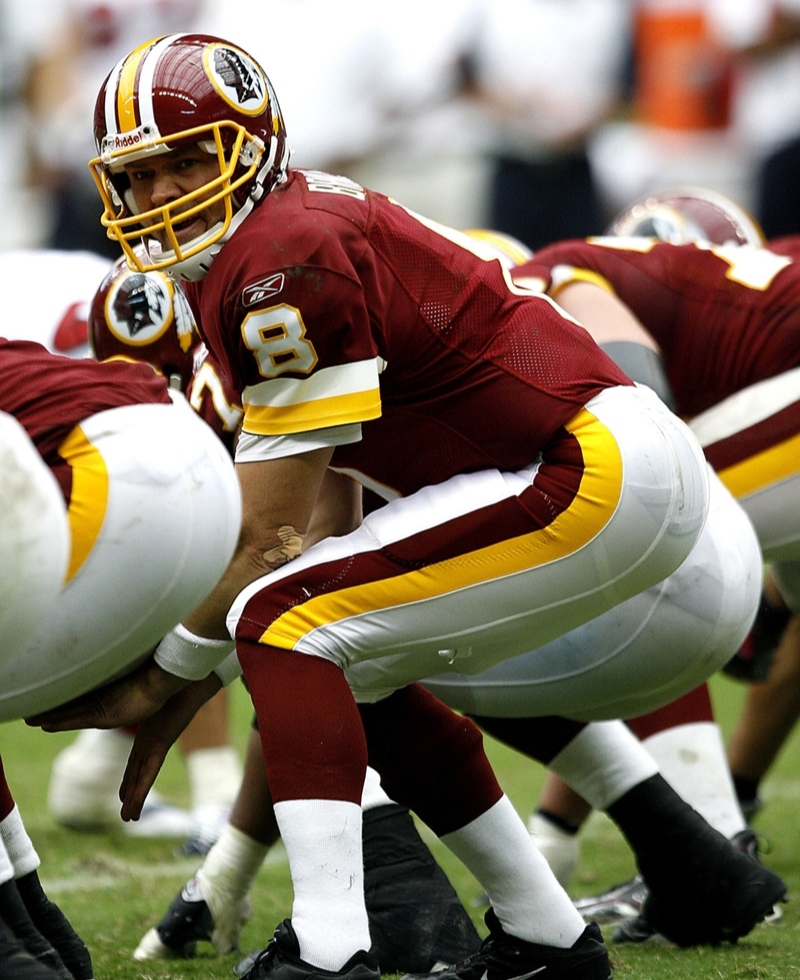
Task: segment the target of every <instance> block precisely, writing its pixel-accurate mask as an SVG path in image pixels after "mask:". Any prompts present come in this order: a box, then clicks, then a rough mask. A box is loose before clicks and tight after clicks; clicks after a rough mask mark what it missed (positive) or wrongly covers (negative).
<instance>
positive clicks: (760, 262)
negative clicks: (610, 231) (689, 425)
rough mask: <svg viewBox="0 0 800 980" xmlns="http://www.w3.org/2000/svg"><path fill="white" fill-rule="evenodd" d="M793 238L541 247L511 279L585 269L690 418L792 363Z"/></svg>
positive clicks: (799, 343)
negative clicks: (759, 242)
mask: <svg viewBox="0 0 800 980" xmlns="http://www.w3.org/2000/svg"><path fill="white" fill-rule="evenodd" d="M798 252H800V238H795V239H783V240H781V241H780V242H775V243H770V245H769V247H768V248H754V247H753V246H749V245H742V246H736V245H724V246H709V245H705V244H698V245H670V244H666V243H663V242H656V241H655V240H654V239H644V238H638V239H635V238H595V239H589V240H587V241H568V242H559V243H557V244H555V245H550V246H548V247H547V248H543V249H541V251H539V252H537V253H536V256H535V257H534V259H533V260H532V261H531V262H529V263H527V264H526V265H524V266H520V267H518V268H517V269H515V270H514V273H513V274H514V277H515V279H516V278H519V279H524V278H526V277H528V276H532V277H541V276H542V275H545V276H546V275H548V274H549V276H550V283H549V288H550V291H551V292H552V293H553V295H554V296H555V298H556V301H557V300H558V292H557V290H558V285H559V284H560V283H563V282H566V281H569V280H570V279H571V278H572V277H574V276H575V275H576V270H577V275H578V276H579V277H581V276H583V277H584V278H585V273H586V272H587V271H588V272H589V273H591V274H592V275H594V276H599V277H601V279H602V280H605V282H606V284H607V285H609V286H610V287H611V288H612V290H613V292H614V293H615V294H616V295H617V296H618V297H619V298H620V299H621V300H622V301H623V302H624V303H625V304H626V305H627V306H628V307H629V308H630V309H631V310H632V311H633V313H634V314H635V315H636V316H637V317H638V319H639V320H640V321H641V323H642V324H643V325H644V327H645V328H646V329H647V330H648V331H649V332H650V334H651V335H652V336H653V338H654V339H655V341H656V343H657V344H658V345H659V347H660V348H661V350H662V354H663V358H664V365H665V367H666V370H667V374H668V376H669V381H670V384H671V386H672V390H673V393H674V395H675V400H676V406H675V407H676V411H677V412H678V413H679V414H680V415H683V416H693V415H696V414H697V413H698V412H702V411H704V410H705V409H707V408H709V407H711V406H712V405H715V404H717V403H718V402H719V401H721V400H722V399H723V398H726V397H728V396H729V395H732V394H733V393H735V392H737V391H740V390H741V389H743V388H746V387H748V386H749V385H752V384H754V383H755V382H757V381H762V380H764V379H765V378H771V377H774V376H775V375H776V374H780V373H781V372H783V371H786V370H788V369H789V368H792V367H796V366H797V365H798V364H800V265H798V263H797V262H796V261H795V260H794V258H793V254H796V253H798Z"/></svg>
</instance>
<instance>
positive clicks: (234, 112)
mask: <svg viewBox="0 0 800 980" xmlns="http://www.w3.org/2000/svg"><path fill="white" fill-rule="evenodd" d="M94 136H95V142H96V144H97V152H98V156H97V157H95V158H94V159H93V160H91V161H90V163H89V167H90V168H91V171H92V174H93V176H94V179H95V183H96V184H97V187H98V190H99V191H100V196H101V198H102V199H103V204H104V213H103V216H102V218H101V221H102V223H103V225H104V226H105V227H106V228H107V229H108V234H109V237H111V238H116V239H117V240H118V241H119V243H120V245H121V246H122V248H123V251H124V252H125V254H126V255H127V257H128V261H129V262H130V264H131V265H132V266H133V267H135V268H137V269H139V271H140V272H146V271H148V270H151V269H163V268H167V267H169V268H170V271H171V273H172V274H173V275H175V276H176V277H177V278H182V279H200V278H202V277H203V276H204V275H205V274H206V272H207V271H208V268H209V267H210V264H211V261H212V260H213V257H214V255H215V254H216V251H218V250H219V248H220V247H221V245H222V243H223V242H224V241H225V240H226V238H227V237H228V236H229V235H230V234H232V232H233V230H234V229H235V228H236V227H237V226H238V224H239V223H240V222H241V221H242V220H243V219H244V217H245V216H246V214H248V213H249V211H250V209H251V208H252V207H253V205H254V204H255V203H256V202H257V201H259V200H261V198H262V197H263V196H264V195H265V194H268V193H269V192H270V191H271V190H272V188H273V187H274V186H275V185H276V184H277V183H279V182H280V181H281V180H282V179H283V177H284V174H285V170H286V165H287V163H288V158H289V147H288V144H287V142H286V129H285V127H284V124H283V116H282V115H281V110H280V106H279V105H278V100H277V98H276V96H275V92H274V91H273V88H272V85H271V83H270V81H269V79H268V78H267V76H266V74H265V73H264V71H263V69H262V68H261V67H260V65H258V64H257V63H256V61H254V60H253V58H251V57H250V55H248V54H247V53H246V52H245V51H242V50H241V49H240V48H237V47H235V46H234V45H232V44H229V43H228V42H227V41H223V40H222V39H221V38H217V37H212V36H210V35H205V34H168V35H166V36H165V37H160V38H154V39H153V40H151V41H147V42H146V43H145V44H142V45H140V47H138V48H136V49H135V50H134V51H132V52H131V53H130V54H129V55H128V56H127V57H125V58H123V59H122V60H121V61H119V62H118V63H117V64H116V65H115V67H114V68H113V69H112V70H111V72H110V74H109V75H108V77H107V78H106V79H105V81H104V82H103V85H102V87H101V89H100V93H99V95H98V97H97V102H96V105H95V115H94ZM192 145H197V146H199V147H200V148H201V149H202V150H204V151H205V152H207V153H209V154H211V155H212V156H215V157H216V160H217V163H218V170H219V173H218V176H216V177H215V178H214V179H212V180H211V181H209V182H207V183H205V184H203V186H201V187H199V188H197V189H195V190H192V191H191V192H190V193H187V194H184V195H182V196H179V197H177V198H176V199H174V200H170V201H168V202H167V203H165V204H163V205H162V206H159V207H153V208H151V209H150V210H147V211H144V212H142V213H137V208H136V204H135V202H134V199H133V194H132V192H131V187H130V181H129V179H128V175H127V173H126V170H125V167H126V165H128V164H132V163H136V162H139V161H144V160H146V159H147V158H148V157H152V156H154V155H157V154H164V153H168V152H170V151H171V150H174V149H176V148H178V147H188V146H192ZM220 201H221V202H223V204H224V209H225V214H224V218H223V219H222V220H220V221H219V222H217V223H215V224H214V226H213V227H211V228H209V229H208V230H207V231H206V232H205V233H204V234H202V235H201V236H199V237H197V238H194V239H192V240H191V241H189V242H184V243H183V244H181V243H179V241H178V236H177V235H176V233H175V226H176V225H178V224H179V223H181V222H185V221H187V220H189V219H191V218H192V217H193V216H196V215H198V214H200V213H201V212H202V211H203V210H205V209H206V208H208V207H209V206H210V205H212V204H216V203H217V202H220ZM156 233H159V234H160V236H161V237H162V238H163V239H164V240H165V241H166V242H167V243H168V246H167V247H163V246H162V245H161V244H160V243H159V242H158V241H157V240H156V237H155V235H156ZM140 240H141V242H142V243H143V244H144V246H145V248H144V251H142V249H141V248H136V246H137V245H138V244H139V242H140Z"/></svg>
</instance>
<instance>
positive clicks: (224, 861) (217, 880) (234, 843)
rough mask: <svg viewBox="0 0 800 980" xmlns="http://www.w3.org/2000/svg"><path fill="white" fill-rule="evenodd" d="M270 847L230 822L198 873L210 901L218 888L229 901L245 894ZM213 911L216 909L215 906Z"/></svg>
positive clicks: (206, 898)
mask: <svg viewBox="0 0 800 980" xmlns="http://www.w3.org/2000/svg"><path fill="white" fill-rule="evenodd" d="M268 850H269V846H268V845H266V844H260V843H259V842H258V841H257V840H254V839H253V838H252V837H249V836H248V835H247V834H244V833H242V831H241V830H237V829H236V827H231V825H230V824H227V825H226V826H225V828H224V829H223V831H222V833H221V834H220V836H219V840H218V841H217V842H216V844H214V846H213V847H212V848H211V850H210V851H209V852H208V854H207V855H206V859H205V861H203V865H202V867H201V868H200V870H199V871H198V873H197V877H198V880H199V881H200V890H201V892H202V893H203V898H204V899H205V900H206V901H207V902H208V901H209V895H212V894H214V892H215V891H218V892H221V893H222V894H223V895H224V898H225V900H226V901H237V900H238V899H240V898H244V897H245V895H246V894H247V893H248V892H249V891H250V888H251V886H252V884H253V879H254V878H255V876H256V875H257V874H258V872H259V869H260V868H261V865H262V864H263V863H264V858H265V857H266V856H267V851H268ZM204 882H208V883H209V884H210V888H208V887H207V888H204V887H203V884H204ZM211 911H212V913H213V912H214V909H213V908H212V909H211Z"/></svg>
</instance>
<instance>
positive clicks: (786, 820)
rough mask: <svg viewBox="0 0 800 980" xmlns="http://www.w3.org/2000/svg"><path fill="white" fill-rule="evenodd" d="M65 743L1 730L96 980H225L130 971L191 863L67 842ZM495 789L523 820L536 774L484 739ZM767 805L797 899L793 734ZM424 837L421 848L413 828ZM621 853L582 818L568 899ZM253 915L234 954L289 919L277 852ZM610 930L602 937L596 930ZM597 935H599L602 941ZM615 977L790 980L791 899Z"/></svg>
mask: <svg viewBox="0 0 800 980" xmlns="http://www.w3.org/2000/svg"><path fill="white" fill-rule="evenodd" d="M712 690H713V697H714V704H715V708H716V710H717V713H718V717H719V720H720V722H721V724H722V726H723V728H724V729H725V730H726V731H727V730H729V729H730V727H731V725H732V724H733V722H734V720H735V718H736V715H737V712H738V707H739V705H740V703H741V699H742V696H743V693H744V689H743V688H742V687H741V686H740V685H738V684H736V683H735V682H733V681H729V680H727V679H725V678H715V681H714V685H713V689H712ZM232 701H233V711H232V718H233V722H232V724H233V733H234V737H235V739H236V742H237V744H238V745H239V746H240V747H241V748H243V747H244V743H245V740H246V737H247V731H248V726H249V719H250V709H249V706H248V702H247V697H246V694H245V692H244V690H243V689H242V688H241V687H240V686H239V685H236V686H235V688H234V689H233V695H232ZM72 737H73V736H71V735H45V734H44V733H42V732H40V731H37V730H32V729H29V728H27V727H26V726H25V725H23V724H22V723H11V724H7V725H5V726H3V728H2V733H1V738H0V745H2V754H3V759H4V762H5V766H6V772H7V776H8V780H9V784H10V786H11V788H12V791H13V793H14V795H15V798H16V800H17V802H18V803H19V806H20V810H21V812H22V814H23V817H24V820H25V824H26V826H27V828H28V831H29V833H30V834H31V836H32V838H33V840H34V843H35V844H36V846H37V848H38V850H39V853H40V855H41V857H42V867H41V869H40V872H39V873H40V877H41V878H42V881H43V882H44V885H45V890H46V891H47V892H48V894H49V895H50V897H51V898H53V899H54V900H55V901H57V902H58V903H59V904H60V905H61V907H62V908H63V909H64V911H65V912H66V914H67V915H68V916H69V918H70V919H71V921H72V923H73V924H74V926H75V927H76V929H77V930H78V931H79V932H80V934H81V935H82V936H83V938H84V939H85V941H86V942H87V944H88V945H89V948H90V950H91V952H92V957H93V960H94V966H95V976H96V978H97V980H112V978H113V980H189V978H194V977H204V978H209V980H217V978H223V977H224V978H226V980H230V978H231V977H232V975H233V974H232V968H233V966H234V965H235V964H236V963H237V962H238V960H239V958H240V957H239V955H237V954H231V955H229V956H226V957H222V958H218V957H215V956H213V951H212V949H211V947H210V946H204V945H201V947H200V950H199V952H198V956H197V957H196V958H195V959H194V960H172V961H167V962H164V961H156V962H149V963H141V964H140V963H136V962H135V961H134V960H133V958H132V955H131V953H132V951H133V949H134V948H135V946H136V944H137V942H138V941H139V939H140V938H141V936H142V935H143V933H144V932H145V931H146V929H147V928H148V927H149V926H151V925H154V924H155V923H156V922H157V921H158V920H159V918H160V917H161V915H162V914H163V912H164V911H165V909H166V907H167V905H168V904H169V902H170V901H171V899H172V898H173V896H174V895H175V893H176V891H177V890H178V889H179V888H180V886H181V885H182V884H183V883H184V882H185V881H186V879H187V878H188V877H190V875H191V874H192V873H193V871H194V869H195V867H196V865H197V864H198V862H197V861H195V860H187V859H186V858H176V856H175V853H174V851H175V842H174V841H173V842H169V841H167V842H153V841H149V842H148V841H139V840H135V839H132V838H129V837H127V836H125V835H124V834H123V833H122V831H121V830H114V831H112V832H108V833H104V834H79V833H74V832H70V831H66V830H62V829H60V828H58V827H57V826H56V825H55V824H54V823H53V821H52V819H51V818H50V817H49V816H48V813H47V809H46V805H45V798H46V790H47V783H48V779H49V773H50V764H51V761H52V759H53V757H54V756H55V754H56V753H57V752H58V751H59V750H60V749H61V748H62V747H63V746H65V745H66V744H68V743H69V742H70V741H71V740H72ZM487 745H488V749H489V752H490V755H491V758H492V760H493V762H494V764H495V767H496V769H497V772H498V775H499V777H500V781H501V783H502V785H503V786H504V788H505V789H506V791H507V793H508V795H509V796H510V797H511V799H512V801H513V802H514V804H515V805H516V806H517V808H518V809H519V811H520V813H522V814H523V816H527V814H528V813H529V812H530V810H531V808H532V807H533V805H534V803H535V801H536V799H537V796H538V793H539V788H540V786H541V783H542V778H543V770H542V769H541V768H540V767H538V766H536V765H535V764H534V763H532V762H530V761H529V760H526V759H523V758H521V757H520V756H517V755H515V754H514V753H512V752H510V751H508V750H506V749H504V748H503V747H501V746H499V745H497V744H496V743H493V742H491V741H488V742H487ZM157 785H158V788H159V789H160V790H161V792H162V793H163V794H164V795H165V796H166V797H167V798H168V799H170V800H172V801H173V802H175V803H178V804H182V805H185V804H186V803H187V788H186V778H185V772H184V770H183V767H182V764H181V761H180V757H179V756H176V757H175V758H172V757H170V759H168V760H167V764H166V766H165V768H164V771H163V772H162V774H161V775H160V776H159V781H158V783H157ZM764 796H765V798H766V800H767V806H766V807H765V809H764V810H763V811H762V812H761V813H760V814H759V815H758V816H757V818H756V823H755V829H756V830H757V831H758V832H759V834H761V835H763V838H764V845H765V849H766V854H765V856H764V861H765V863H766V864H768V865H769V866H770V867H771V868H773V869H774V870H775V871H777V872H778V873H779V874H781V875H782V876H783V878H784V880H785V881H786V883H787V884H788V886H789V890H790V896H800V816H799V814H798V804H799V803H800V737H799V736H798V734H797V732H796V733H795V735H794V737H793V738H792V740H791V741H790V743H789V744H788V745H787V746H786V748H785V750H784V752H783V753H782V755H781V757H780V759H779V760H778V763H777V764H776V766H775V768H774V770H773V771H772V773H771V774H770V777H769V779H768V781H767V782H766V784H765V786H764ZM423 833H424V834H425V836H426V839H428V840H430V838H429V836H428V835H427V832H426V831H424V830H423ZM430 842H431V846H432V847H433V849H434V853H435V854H436V856H437V858H438V859H439V860H440V863H441V864H442V866H443V867H444V868H445V870H446V871H447V873H448V875H449V876H450V878H451V880H452V881H453V884H454V885H455V887H456V889H457V891H458V893H459V895H460V896H461V898H462V900H463V901H464V903H465V905H466V906H467V908H468V909H469V910H470V912H471V914H472V915H473V916H474V918H475V921H476V924H478V927H479V930H481V934H483V933H484V932H485V929H484V927H483V923H482V912H483V910H482V909H481V908H479V907H476V904H475V903H476V901H477V899H478V897H479V895H480V893H481V889H480V887H479V886H478V884H477V883H476V882H475V881H474V879H472V877H471V876H470V875H469V874H468V873H467V872H466V871H465V870H464V869H463V867H462V866H461V865H460V864H459V863H458V862H457V861H456V860H455V859H454V858H452V856H451V855H450V854H449V852H447V851H446V850H445V849H444V848H442V847H441V846H440V845H439V844H438V842H436V841H430ZM633 870H634V865H633V860H632V857H631V854H630V851H629V849H628V848H627V846H626V844H625V843H624V841H623V840H622V838H621V837H620V836H619V834H618V833H617V831H616V829H615V828H614V826H613V825H612V824H611V822H610V821H609V820H608V819H607V818H605V817H603V816H601V815H594V816H593V817H592V819H591V821H590V823H589V825H588V826H587V828H586V829H585V830H584V833H583V835H582V859H581V864H580V868H579V875H578V879H577V881H576V883H575V885H574V887H573V889H572V892H573V894H574V895H580V894H591V893H594V892H597V891H600V890H602V889H604V888H606V887H608V886H610V885H612V884H615V883H617V882H619V881H624V880H626V879H627V878H629V877H630V876H631V874H632V873H633ZM252 899H253V906H254V914H253V918H252V919H251V921H250V922H249V923H248V925H247V926H246V927H245V930H244V932H243V936H242V949H243V951H244V952H249V951H250V950H253V949H257V948H260V947H262V946H264V945H265V944H266V942H267V940H268V939H269V937H270V935H271V934H272V930H273V928H274V926H275V925H276V923H277V922H278V921H279V920H280V919H282V918H284V917H285V916H287V915H289V913H290V908H291V883H290V879H289V872H288V866H287V864H286V860H285V856H284V855H283V852H282V850H281V848H276V849H275V850H274V853H272V854H271V855H270V857H269V859H268V861H267V863H266V864H265V866H264V868H263V869H262V871H261V873H260V875H259V877H258V879H257V882H256V885H255V887H254V889H253V893H252ZM609 932H610V929H609V930H607V933H609ZM607 938H609V937H608V934H607ZM610 951H611V958H612V963H613V965H614V975H615V977H616V978H617V980H625V978H637V980H667V978H669V980H700V978H704V980H705V978H709V980H720V978H722V980H792V978H798V980H800V903H799V902H791V901H790V903H789V904H788V905H786V906H784V914H783V917H782V919H781V920H780V921H779V922H777V923H774V924H768V925H761V926H759V927H758V928H757V929H756V930H755V931H754V932H753V933H751V935H750V936H748V937H747V938H746V939H744V940H742V941H741V942H740V943H739V944H738V945H737V946H725V947H720V948H716V949H708V948H706V949H696V950H679V949H674V948H672V947H668V946H646V947H638V948H631V947H627V946H623V947H613V946H612V947H610Z"/></svg>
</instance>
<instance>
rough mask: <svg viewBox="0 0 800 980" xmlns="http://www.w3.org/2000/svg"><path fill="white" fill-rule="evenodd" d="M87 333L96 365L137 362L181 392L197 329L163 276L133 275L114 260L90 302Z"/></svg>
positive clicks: (188, 375) (187, 376)
mask: <svg viewBox="0 0 800 980" xmlns="http://www.w3.org/2000/svg"><path fill="white" fill-rule="evenodd" d="M88 331H89V347H90V349H91V351H92V355H93V356H94V357H95V358H96V359H97V360H98V361H105V360H109V359H113V358H118V359H122V360H126V361H143V362H145V363H147V364H150V365H151V366H152V367H153V368H155V369H156V370H157V371H160V372H161V373H162V374H164V375H165V376H166V377H168V378H177V379H178V381H177V382H176V383H177V384H178V386H179V387H180V388H181V389H185V387H186V385H187V384H188V383H189V380H190V379H191V377H192V374H193V369H194V354H195V351H196V349H197V347H198V346H199V345H200V337H199V334H198V332H197V325H196V323H195V320H194V316H193V315H192V311H191V307H190V306H189V304H188V302H187V300H186V297H185V296H184V294H183V291H182V289H181V288H180V286H179V285H178V284H177V283H174V282H172V281H171V280H170V279H169V278H168V277H167V276H165V275H164V273H163V272H136V271H134V270H132V269H130V268H129V267H128V264H127V262H126V261H125V259H124V258H121V259H118V260H117V262H116V263H115V264H114V266H113V268H112V269H111V271H110V272H109V274H108V275H107V276H106V277H105V279H104V280H103V282H102V283H101V284H100V288H99V289H98V290H97V293H96V294H95V296H94V299H93V300H92V303H91V306H90V308H89V317H88Z"/></svg>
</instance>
